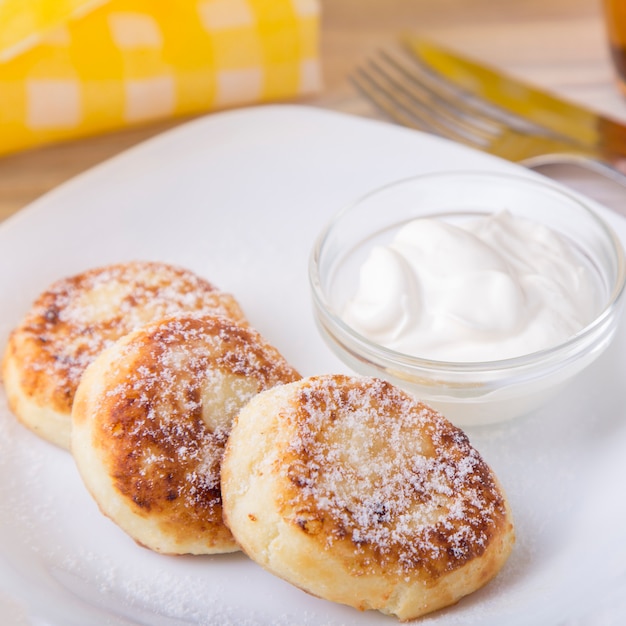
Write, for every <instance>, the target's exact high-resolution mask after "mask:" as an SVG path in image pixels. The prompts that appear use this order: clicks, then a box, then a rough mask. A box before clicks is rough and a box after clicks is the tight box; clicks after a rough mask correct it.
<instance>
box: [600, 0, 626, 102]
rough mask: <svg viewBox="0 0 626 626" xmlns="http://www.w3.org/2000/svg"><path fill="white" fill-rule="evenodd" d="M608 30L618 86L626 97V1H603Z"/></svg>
mask: <svg viewBox="0 0 626 626" xmlns="http://www.w3.org/2000/svg"><path fill="white" fill-rule="evenodd" d="M603 2H604V17H605V22H606V30H607V34H608V38H609V47H610V51H611V57H612V59H613V65H614V66H615V71H616V72H617V79H618V85H619V87H620V89H621V90H622V92H623V93H624V94H625V95H626V1H625V0H603Z"/></svg>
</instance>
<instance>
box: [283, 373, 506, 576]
mask: <svg viewBox="0 0 626 626" xmlns="http://www.w3.org/2000/svg"><path fill="white" fill-rule="evenodd" d="M297 405H298V407H299V408H294V409H292V413H291V414H290V415H289V419H291V420H293V421H294V422H295V423H297V425H298V427H297V433H298V434H297V436H296V437H295V438H294V440H293V441H292V442H291V453H292V455H293V459H294V460H293V461H292V462H291V463H289V465H288V468H287V470H286V471H287V474H288V478H289V480H290V481H291V483H292V484H293V485H294V487H295V489H294V494H295V495H294V497H293V499H292V500H291V501H290V503H289V505H290V507H291V509H292V510H293V511H294V521H295V523H297V524H298V525H299V526H300V527H301V528H302V529H303V530H304V531H305V532H307V533H309V534H312V535H315V534H317V532H319V530H320V529H321V528H322V527H323V528H325V530H326V531H327V532H325V533H324V535H325V536H328V545H327V547H328V546H330V545H333V544H335V543H337V542H344V543H345V542H351V544H352V545H353V547H354V550H355V551H356V553H360V554H363V555H364V556H365V557H371V559H372V561H371V566H372V567H374V566H378V565H382V566H383V567H386V568H391V567H395V568H396V570H397V571H398V573H406V572H409V571H411V570H414V569H416V568H418V569H425V570H427V571H428V572H429V574H431V575H440V574H442V573H443V572H446V571H450V570H452V569H455V568H457V567H459V566H461V565H463V564H464V563H465V562H467V561H468V560H470V559H472V558H474V557H475V556H478V555H480V554H482V553H483V552H484V550H485V549H486V547H487V545H488V544H489V541H490V538H491V536H492V534H493V532H494V528H495V527H496V526H497V525H498V524H500V523H501V522H502V520H503V519H504V518H505V515H506V512H505V507H504V501H503V497H502V495H501V493H500V492H499V490H498V488H497V486H496V484H495V482H494V479H493V476H492V474H491V472H490V470H489V468H488V467H487V465H486V464H485V463H484V461H483V460H482V459H481V457H480V456H479V454H478V452H477V451H476V450H475V449H474V448H472V446H471V445H470V443H469V441H468V439H467V437H466V436H465V435H464V434H463V433H462V432H461V431H460V430H459V429H457V428H455V427H454V426H452V425H451V424H450V423H449V422H448V421H447V420H445V419H444V418H443V417H441V416H440V415H439V414H437V413H435V412H434V411H432V410H431V409H429V408H428V407H426V406H424V405H423V404H421V403H419V402H417V401H416V400H414V399H413V398H412V397H410V396H409V395H408V394H405V393H404V392H402V391H400V390H399V389H397V388H395V387H393V386H391V385H389V384H388V383H386V382H383V381H381V380H377V379H357V378H347V377H338V376H335V377H319V378H313V379H311V381H310V382H309V383H308V384H307V385H305V386H304V387H303V388H302V390H301V392H300V396H299V398H298V402H297ZM360 563H365V564H366V565H367V564H368V563H369V561H368V560H367V558H366V559H365V560H363V559H362V560H361V561H360ZM375 564H377V565H375Z"/></svg>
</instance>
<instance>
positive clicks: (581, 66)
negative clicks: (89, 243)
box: [0, 0, 626, 220]
mask: <svg viewBox="0 0 626 626" xmlns="http://www.w3.org/2000/svg"><path fill="white" fill-rule="evenodd" d="M19 1H20V2H23V0H19ZM115 1H116V2H117V3H118V4H119V3H121V0H115ZM218 1H219V2H220V3H221V4H222V5H224V6H227V4H228V2H229V1H230V2H232V3H233V5H235V6H237V5H240V4H241V2H242V1H243V0H218ZM293 3H294V5H300V6H305V7H306V10H307V11H308V13H309V14H310V13H311V12H313V11H317V12H318V15H317V17H318V19H319V21H318V22H317V26H316V29H317V30H316V36H317V40H316V41H315V45H316V46H317V54H318V55H319V63H320V68H321V84H320V85H319V88H314V87H312V91H311V92H310V93H306V94H302V93H300V94H293V95H287V96H286V97H285V98H281V100H282V101H287V102H298V103H301V104H306V105H310V106H319V107H324V108H329V109H333V110H338V111H343V112H347V113H351V114H356V115H364V116H368V117H380V118H381V119H383V116H381V115H380V113H379V112H378V111H377V110H376V109H375V108H374V107H372V105H370V104H369V103H368V102H367V101H366V100H365V99H364V98H362V97H361V96H360V95H359V94H358V92H357V91H356V90H355V89H354V87H353V86H352V84H351V82H350V80H349V77H350V75H351V73H352V72H353V71H354V70H355V67H356V66H357V65H358V64H359V63H361V62H363V61H364V60H365V59H366V58H367V57H368V55H369V54H371V53H372V52H374V51H376V50H378V49H379V48H382V47H389V46H393V45H394V44H395V42H396V41H397V38H398V36H399V35H400V34H401V33H403V32H406V31H413V32H416V33H420V34H422V35H426V36H428V37H429V38H430V39H432V40H434V41H437V42H441V43H445V44H446V45H448V46H449V47H452V48H453V49H455V50H457V51H459V52H462V53H466V54H468V55H470V56H473V57H475V58H476V59H479V60H484V61H488V62H489V63H490V64H492V65H494V66H496V67H498V68H501V69H504V70H506V71H508V72H510V73H512V74H514V75H516V76H519V77H521V78H524V79H526V80H529V81H531V82H533V83H535V84H537V85H539V86H543V87H546V88H549V89H550V90H552V91H553V92H555V93H556V94H559V95H562V96H566V97H567V98H569V99H571V100H574V101H577V102H580V103H582V104H585V105H588V106H590V107H592V108H594V109H595V110H598V111H602V112H604V113H608V114H610V115H611V116H613V117H615V118H618V119H620V118H621V119H626V101H625V100H624V97H623V96H622V94H621V93H620V92H619V90H618V89H617V87H616V84H615V80H614V70H613V67H612V64H611V61H610V55H609V49H608V44H607V38H606V31H605V27H604V22H603V11H602V2H601V0H498V1H497V2H493V0H319V2H316V1H315V0H307V1H305V0H293ZM28 4H29V3H28V2H23V4H21V5H20V6H23V7H24V6H27V5H28ZM100 4H102V2H101V3H100ZM104 4H106V2H105V3H104ZM131 4H132V2H131ZM135 4H137V3H135ZM142 4H143V5H145V6H149V5H150V2H143V3H142ZM157 4H158V3H157ZM208 4H210V2H209V3H208ZM255 4H256V5H258V6H262V5H264V4H265V5H266V6H265V8H263V10H267V8H268V7H271V5H272V2H271V0H265V1H264V2H262V1H259V0H256V2H255ZM259 10H261V9H259ZM0 17H1V15H0ZM2 26H3V25H2V23H1V21H0V29H1V28H2ZM0 71H1V65H0ZM0 85H2V82H1V80H0ZM0 89H1V87H0ZM0 98H2V94H1V92H0ZM245 104H254V102H247V103H245ZM198 114H202V112H201V111H200V112H194V113H193V114H189V115H183V116H181V117H176V118H165V119H155V120H151V121H150V122H146V123H141V124H136V125H133V126H132V127H129V128H123V129H117V130H114V131H111V132H106V133H104V134H97V135H95V136H91V137H88V138H83V139H78V140H71V141H57V142H55V143H54V144H52V145H48V146H43V147H35V148H29V149H26V150H19V151H13V152H11V153H10V154H6V155H4V156H2V157H0V220H1V219H5V218H6V217H8V216H9V215H11V214H13V213H15V212H16V211H18V210H19V209H20V208H22V207H24V206H25V205H27V204H28V203H29V202H30V201H32V200H33V199H35V198H36V197H38V196H40V195H41V194H43V193H45V192H46V191H47V190H49V189H52V188H53V187H55V186H57V185H58V184H60V183H61V182H63V181H64V180H67V179H68V178H71V177H72V176H74V175H76V174H78V173H80V172H81V171H83V170H85V169H87V168H89V167H91V166H93V165H95V164H97V163H99V162H101V161H103V160H105V159H107V158H109V157H111V156H114V155H115V154H117V153H119V152H120V151H122V150H124V149H126V148H128V147H130V146H132V145H134V144H136V143H138V142H140V141H142V140H144V139H147V138H149V137H151V136H153V135H155V134H157V133H159V132H162V131H163V130H166V129H168V128H171V127H172V126H175V125H177V124H180V123H182V122H184V121H186V120H187V119H189V118H190V117H193V116H194V115H198ZM1 121H2V120H1V117H0V123H1ZM0 129H1V126H0ZM1 143H2V136H1V135H0V147H1Z"/></svg>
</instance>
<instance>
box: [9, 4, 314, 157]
mask: <svg viewBox="0 0 626 626" xmlns="http://www.w3.org/2000/svg"><path fill="white" fill-rule="evenodd" d="M318 29H319V6H318V4H317V0H0V154H6V153H8V152H11V151H16V150H21V149H24V148H28V147H31V146H35V145H40V144H44V143H49V142H52V141H58V140H63V139H70V138H75V137H81V136H85V135H91V134H94V133H98V132H103V131H106V130H112V129H117V128H122V127H124V126H129V125H132V124H137V123H141V122H146V121H149V120H155V119H163V118H166V117H172V116H179V115H185V114H192V113H198V112H202V111H210V110H215V109H222V108H227V107H230V106H235V105H241V104H250V103H256V102H267V101H271V100H279V99H286V98H292V97H295V96H298V95H301V94H306V93H311V92H313V91H315V90H316V89H317V88H318V87H319V59H318Z"/></svg>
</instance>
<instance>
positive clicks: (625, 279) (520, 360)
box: [309, 170, 626, 373]
mask: <svg viewBox="0 0 626 626" xmlns="http://www.w3.org/2000/svg"><path fill="white" fill-rule="evenodd" d="M450 178H462V179H468V180H469V179H471V178H475V179H480V178H483V179H491V180H493V179H498V180H500V181H509V182H510V183H512V184H515V185H523V186H531V187H535V188H538V189H544V190H547V191H550V192H551V193H555V194H557V195H559V196H561V197H563V198H566V199H568V200H569V201H571V202H573V203H574V204H575V205H577V206H578V208H580V209H582V210H583V212H584V213H586V214H587V216H588V217H589V218H591V219H592V220H593V221H594V222H595V223H596V224H597V225H598V226H599V227H600V230H601V231H602V232H603V233H604V235H605V237H606V240H607V242H608V243H609V244H610V247H611V251H612V253H613V255H614V260H615V264H616V277H615V280H614V282H613V284H612V285H611V287H610V293H609V294H608V297H607V298H606V301H605V302H604V306H603V308H602V309H601V311H599V313H598V314H597V315H596V316H595V317H594V318H593V319H592V320H591V321H590V322H589V323H588V324H587V325H586V326H585V327H583V328H582V329H580V330H579V331H578V332H577V333H575V334H574V335H572V336H571V337H569V338H568V339H566V340H565V341H563V342H561V343H559V344H557V345H555V346H551V347H549V348H545V349H543V350H538V351H535V352H531V353H528V354H523V355H520V356H516V357H510V358H506V359H496V360H491V361H458V362H455V361H441V360H435V359H426V358H422V357H416V356H413V355H410V354H406V353H404V352H399V351H396V350H392V349H391V348H387V347H385V346H382V345H381V344H379V343H376V342H375V341H372V340H370V339H368V338H367V337H365V336H364V335H362V334H360V333H358V332H356V331H355V330H354V329H353V328H352V327H351V326H350V325H348V324H346V323H345V322H344V321H343V320H342V319H341V318H340V317H339V315H337V314H335V313H334V312H333V311H332V307H331V306H330V303H329V301H328V299H327V297H326V294H325V292H324V291H323V289H322V284H321V277H320V273H319V262H320V258H321V253H322V251H323V248H324V244H325V242H326V241H327V240H328V237H329V236H330V234H331V233H332V231H333V229H334V227H335V226H336V225H337V223H338V222H339V221H340V220H341V219H342V218H343V217H344V216H345V215H346V214H347V213H349V212H350V211H352V210H354V209H355V208H357V207H358V206H359V205H360V204H362V203H363V202H365V201H367V200H368V199H369V198H371V197H373V196H376V195H379V194H382V193H384V192H386V191H389V190H391V189H393V188H395V187H399V186H401V185H406V184H409V183H414V182H420V181H422V180H424V181H428V180H431V179H432V180H436V179H450ZM592 204H593V202H592V201H588V200H586V199H585V198H584V197H582V196H580V195H577V194H576V193H575V192H570V191H569V190H567V189H565V188H563V187H561V186H560V185H558V184H555V183H553V182H552V181H549V180H542V179H540V178H534V177H533V176H532V175H529V176H526V175H522V174H512V173H506V172H497V171H491V170H451V171H434V172H427V173H423V174H417V175H413V176H407V177H404V178H400V179H397V180H393V181H390V182H388V183H386V184H384V185H381V186H379V187H377V188H375V189H372V190H370V191H368V192H366V193H365V194H361V195H360V196H358V197H357V198H356V199H355V200H352V201H351V202H349V203H348V204H346V205H344V206H343V208H341V209H339V210H338V211H337V212H336V213H335V214H334V215H333V217H332V218H331V219H330V220H329V221H328V222H327V223H326V225H325V226H324V227H323V228H322V230H321V232H320V233H319V234H318V235H317V237H316V239H315V242H314V245H313V248H312V250H311V253H310V255H309V285H310V288H311V292H312V295H313V300H314V304H315V309H316V312H317V313H318V314H321V315H323V316H324V318H325V319H326V320H327V321H328V322H327V324H326V325H325V326H326V332H328V333H329V334H331V335H332V338H333V339H334V340H335V341H340V345H341V347H342V349H346V342H345V341H342V340H340V337H338V334H340V336H343V337H346V338H347V339H348V340H349V342H350V343H352V344H354V345H355V346H357V347H358V354H359V356H360V357H361V358H367V359H369V361H370V362H371V363H373V364H376V365H380V364H382V363H385V364H386V365H387V366H389V365H394V366H395V367H403V368H404V370H405V371H407V370H414V371H420V370H421V371H429V372H440V373H443V372H449V373H486V372H490V373H496V372H503V371H510V370H523V369H527V368H528V367H530V366H536V365H537V364H539V363H544V364H545V365H546V366H548V365H549V364H551V363H555V362H559V361H561V360H562V358H565V360H568V358H571V357H572V356H575V355H576V354H577V353H578V351H579V350H581V349H583V348H585V347H586V346H587V345H588V341H592V343H593V340H594V338H595V334H596V333H598V332H600V331H601V330H602V328H603V327H604V326H605V325H606V324H607V323H608V322H609V321H610V319H611V318H612V317H613V316H614V315H615V314H616V313H617V309H618V306H619V304H620V300H621V298H622V296H623V294H624V291H625V286H626V256H625V253H624V247H623V245H622V242H621V240H620V239H619V237H618V235H617V233H616V232H615V230H614V229H613V228H612V227H611V226H610V225H609V224H608V222H607V221H606V220H605V219H604V218H602V217H601V216H600V215H599V214H598V212H597V211H596V210H595V209H594V208H592ZM328 323H330V328H329V324H328ZM337 331H338V332H337ZM577 348H578V350H577ZM353 352H354V350H353Z"/></svg>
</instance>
